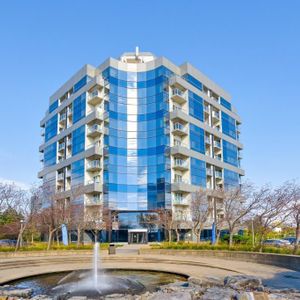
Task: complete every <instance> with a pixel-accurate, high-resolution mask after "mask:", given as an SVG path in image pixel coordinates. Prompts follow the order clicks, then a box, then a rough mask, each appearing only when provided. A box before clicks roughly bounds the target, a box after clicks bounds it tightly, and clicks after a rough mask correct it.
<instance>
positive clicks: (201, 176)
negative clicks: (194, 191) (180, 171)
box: [191, 157, 206, 188]
mask: <svg viewBox="0 0 300 300" xmlns="http://www.w3.org/2000/svg"><path fill="white" fill-rule="evenodd" d="M191 184H194V185H197V186H199V187H202V188H205V187H206V165H205V162H204V161H202V160H199V159H196V158H194V157H191Z"/></svg>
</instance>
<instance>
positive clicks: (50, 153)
mask: <svg viewBox="0 0 300 300" xmlns="http://www.w3.org/2000/svg"><path fill="white" fill-rule="evenodd" d="M55 164H56V143H53V144H51V145H49V146H47V147H46V148H45V150H44V166H45V167H49V166H53V165H55Z"/></svg>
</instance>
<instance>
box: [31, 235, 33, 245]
mask: <svg viewBox="0 0 300 300" xmlns="http://www.w3.org/2000/svg"><path fill="white" fill-rule="evenodd" d="M31 244H33V233H32V234H31Z"/></svg>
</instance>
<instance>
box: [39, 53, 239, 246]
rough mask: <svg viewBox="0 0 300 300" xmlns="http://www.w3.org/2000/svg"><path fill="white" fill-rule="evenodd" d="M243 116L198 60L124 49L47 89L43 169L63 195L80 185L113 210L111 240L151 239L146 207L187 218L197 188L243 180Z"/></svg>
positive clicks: (93, 205) (95, 206)
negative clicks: (177, 62)
mask: <svg viewBox="0 0 300 300" xmlns="http://www.w3.org/2000/svg"><path fill="white" fill-rule="evenodd" d="M240 124H241V119H240V117H239V116H238V115H237V112H236V110H235V108H234V107H233V105H232V104H231V101H230V96H229V95H228V94H227V92H225V91H224V90H223V89H222V88H220V87H219V86H218V85H216V84H215V83H214V82H212V81H211V80H210V79H208V78H207V77H206V76H204V75H203V74H202V73H201V72H200V71H198V70H197V69H196V68H194V67H193V66H192V65H190V64H188V63H185V64H183V65H181V66H177V65H175V64H173V63H172V62H170V61H169V60H167V59H166V58H164V57H159V58H156V57H155V56H154V55H153V54H151V53H138V52H135V53H124V54H123V55H122V56H121V57H120V59H118V60H117V59H113V58H109V59H107V60H106V61H105V62H104V63H103V64H101V65H100V66H99V67H93V66H91V65H86V66H84V67H83V68H82V69H80V70H79V71H78V72H77V73H76V74H75V75H74V76H73V77H72V78H71V79H69V80H68V81H67V82H66V83H65V84H64V85H63V86H62V87H61V88H60V89H59V90H58V91H57V92H55V93H54V95H52V96H51V97H50V103H49V109H48V110H47V112H46V116H45V117H44V118H43V120H42V121H41V123H40V125H41V127H42V136H43V139H44V141H43V144H42V145H41V146H40V149H39V150H40V152H42V160H43V169H42V171H41V172H40V173H39V177H40V178H42V179H43V182H44V183H46V184H48V185H49V186H52V187H53V189H55V190H56V192H57V193H58V195H61V198H62V199H63V198H68V197H70V189H71V188H72V187H74V186H78V185H82V186H84V194H83V195H82V196H81V197H78V199H77V200H76V201H77V202H78V203H82V204H83V205H84V207H85V208H86V209H92V210H95V211H96V210H99V209H104V208H105V209H106V210H107V211H108V210H109V211H113V212H114V216H115V221H116V222H115V224H117V227H116V228H114V229H116V230H115V236H114V239H117V240H119V241H125V240H127V239H130V240H131V241H132V239H135V240H136V239H137V240H138V239H145V238H147V234H146V231H147V229H145V228H144V227H145V226H143V225H142V224H141V220H143V217H144V216H145V215H147V214H151V213H153V212H155V211H156V210H157V209H167V210H170V211H172V214H173V217H174V218H180V215H182V212H183V211H186V216H187V218H188V216H189V203H190V201H191V193H193V192H194V191H196V190H197V189H199V187H201V188H206V189H207V190H208V191H209V190H214V189H218V188H224V187H225V188H226V187H231V186H237V185H239V184H240V178H241V176H242V175H244V172H243V170H242V169H241V168H240V160H241V149H242V148H243V146H242V144H241V143H240V141H239V135H240ZM154 231H155V230H154ZM153 235H154V236H155V234H154V233H152V235H151V238H153ZM154 238H157V236H156V237H154Z"/></svg>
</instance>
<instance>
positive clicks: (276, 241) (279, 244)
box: [263, 239, 291, 247]
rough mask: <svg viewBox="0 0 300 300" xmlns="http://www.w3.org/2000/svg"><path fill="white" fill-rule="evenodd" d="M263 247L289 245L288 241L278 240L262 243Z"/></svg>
mask: <svg viewBox="0 0 300 300" xmlns="http://www.w3.org/2000/svg"><path fill="white" fill-rule="evenodd" d="M263 245H264V246H271V247H288V246H290V245H291V243H290V242H289V241H286V240H280V239H269V240H265V241H264V242H263Z"/></svg>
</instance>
